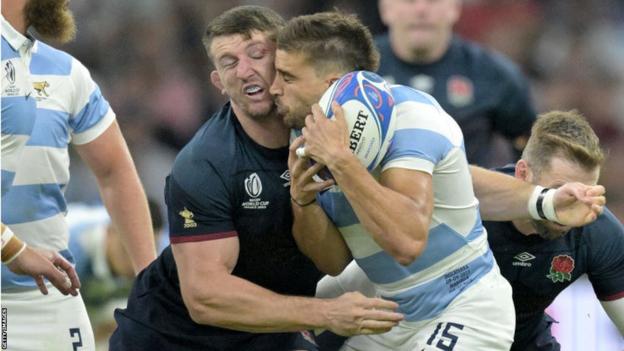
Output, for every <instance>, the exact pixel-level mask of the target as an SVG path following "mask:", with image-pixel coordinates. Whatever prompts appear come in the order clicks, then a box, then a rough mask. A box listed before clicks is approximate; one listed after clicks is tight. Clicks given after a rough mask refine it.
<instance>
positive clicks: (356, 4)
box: [63, 0, 624, 302]
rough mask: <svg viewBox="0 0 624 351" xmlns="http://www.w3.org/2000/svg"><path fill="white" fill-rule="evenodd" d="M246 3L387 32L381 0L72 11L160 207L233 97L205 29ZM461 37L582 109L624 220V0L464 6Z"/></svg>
mask: <svg viewBox="0 0 624 351" xmlns="http://www.w3.org/2000/svg"><path fill="white" fill-rule="evenodd" d="M243 4H255V5H264V6H268V7H270V8H273V9H275V10H276V11H277V12H279V13H281V14H282V15H283V16H284V17H285V18H289V17H292V16H296V15H299V14H305V13H312V12H316V11H322V10H331V9H333V8H338V9H340V10H342V11H345V12H350V13H356V14H358V16H359V17H360V18H361V19H362V20H363V22H364V23H365V24H367V25H368V26H369V27H370V29H371V30H372V31H373V33H375V34H379V33H382V32H383V31H384V26H383V24H382V23H381V21H380V19H379V14H378V10H377V0H360V1H357V0H334V1H318V0H255V1H252V0H248V1H232V0H231V1H227V2H226V1H206V0H175V1H173V0H133V1H126V0H107V1H98V0H81V1H72V2H71V4H70V6H71V8H72V9H73V11H74V13H75V15H76V20H77V25H78V34H77V38H76V40H75V41H74V42H72V43H70V44H69V45H66V46H64V47H63V49H65V50H67V51H68V52H70V53H71V54H73V55H74V56H75V57H76V58H78V59H79V60H81V61H82V62H83V63H84V64H85V65H86V66H87V67H89V68H90V70H91V73H92V75H93V76H94V78H95V80H96V82H98V83H99V85H100V87H101V89H102V91H103V93H104V95H105V96H106V97H107V98H108V100H109V102H110V103H111V105H112V107H113V109H114V110H115V111H116V113H117V118H118V121H119V123H120V125H121V128H122V130H123V132H124V134H125V137H126V140H127V142H128V144H129V147H130V150H131V152H132V156H133V158H134V160H135V163H136V165H137V167H138V170H139V174H140V176H141V178H142V181H143V184H144V186H145V188H146V191H147V193H148V195H149V196H150V197H151V198H153V199H155V200H156V201H157V202H159V203H160V204H161V207H162V209H163V212H164V208H165V207H164V201H163V195H162V194H163V187H164V178H165V177H166V175H167V174H168V173H169V171H170V167H171V165H172V162H173V160H174V158H175V155H176V153H177V151H178V150H179V149H180V148H181V147H182V146H183V145H184V144H185V143H186V142H187V141H188V140H189V139H190V138H191V137H192V136H193V134H194V132H195V131H196V130H197V128H198V127H199V126H200V125H201V124H202V123H203V122H204V121H205V120H206V119H207V118H208V117H210V115H211V114H212V113H213V112H214V111H216V110H217V109H218V108H219V106H220V105H221V104H222V103H223V102H224V101H225V98H224V97H223V96H222V95H220V93H219V92H218V91H217V90H216V89H214V88H213V87H212V86H211V84H210V80H209V72H210V69H211V67H210V65H209V62H208V59H207V57H206V54H205V51H204V47H203V45H202V43H201V37H202V34H203V31H204V27H205V24H206V23H207V21H208V20H209V19H211V18H213V17H215V16H216V15H218V14H220V13H222V12H223V11H224V10H226V9H228V8H231V7H234V6H237V5H243ZM456 31H457V33H458V34H459V35H461V36H463V37H465V38H468V39H473V40H475V41H478V42H480V43H482V44H483V45H484V46H486V47H489V48H491V49H492V50H496V51H499V52H502V53H503V54H505V55H507V56H508V57H510V58H511V59H512V60H513V61H514V62H516V63H517V64H518V65H519V66H520V67H521V69H522V70H523V71H524V73H525V74H526V76H527V77H528V78H529V80H530V83H531V89H532V95H533V98H534V100H535V103H536V106H537V108H538V111H539V112H545V111H548V110H552V109H562V110H569V109H578V110H579V111H580V112H581V113H583V114H584V115H585V116H586V117H587V118H588V119H589V121H590V123H591V125H592V126H593V128H594V129H595V130H596V132H597V134H598V136H599V137H600V140H601V143H602V145H603V147H604V149H605V150H606V151H607V154H608V158H607V161H606V163H605V166H604V169H603V171H602V176H601V183H602V184H604V185H605V186H606V187H607V199H608V206H609V207H610V208H611V210H612V211H613V212H614V213H615V214H616V216H618V217H619V219H620V220H624V186H623V185H622V184H623V182H622V178H620V177H621V176H622V175H623V174H624V2H623V1H621V0H592V1H585V0H540V1H537V0H465V1H464V7H463V12H462V17H461V19H460V21H459V23H458V24H457V26H456ZM74 156H76V155H74ZM71 162H72V166H71V168H72V170H71V171H72V173H71V174H72V180H71V183H70V185H69V187H68V190H67V197H68V200H69V201H71V202H84V203H91V204H94V203H98V202H99V195H98V193H97V187H96V186H95V181H94V178H93V177H92V176H91V175H90V174H89V171H88V170H87V169H86V167H85V166H84V165H83V164H82V163H81V162H80V160H79V158H78V157H72V161H71ZM501 162H505V160H503V158H502V157H501ZM87 302H88V301H87Z"/></svg>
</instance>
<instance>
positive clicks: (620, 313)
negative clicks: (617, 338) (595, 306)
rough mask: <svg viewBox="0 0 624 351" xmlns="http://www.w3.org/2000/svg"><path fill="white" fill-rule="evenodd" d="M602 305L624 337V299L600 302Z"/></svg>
mask: <svg viewBox="0 0 624 351" xmlns="http://www.w3.org/2000/svg"><path fill="white" fill-rule="evenodd" d="M600 304H601V305H602V308H604V310H605V312H607V315H608V316H609V318H611V321H612V322H613V324H615V326H616V327H617V328H618V330H619V331H620V334H621V335H623V336H624V297H621V298H619V299H617V300H612V301H600Z"/></svg>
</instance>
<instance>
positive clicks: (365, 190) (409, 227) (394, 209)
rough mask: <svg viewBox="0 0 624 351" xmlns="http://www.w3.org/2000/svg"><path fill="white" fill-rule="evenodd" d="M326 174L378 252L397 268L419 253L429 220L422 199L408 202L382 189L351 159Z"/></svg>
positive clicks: (425, 236) (425, 238) (409, 261)
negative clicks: (380, 251)
mask: <svg viewBox="0 0 624 351" xmlns="http://www.w3.org/2000/svg"><path fill="white" fill-rule="evenodd" d="M330 170H331V172H332V174H333V175H334V178H335V179H336V183H337V184H338V185H339V186H340V188H341V190H342V191H343V193H344V194H345V196H346V197H347V199H348V200H349V203H350V204H351V207H352V208H353V210H354V211H355V214H356V215H357V217H358V219H359V220H360V222H361V223H362V225H363V226H364V227H365V228H366V229H367V231H368V232H369V233H370V234H371V235H372V237H373V239H374V240H375V242H376V243H377V244H378V245H379V246H380V247H381V248H383V249H384V250H385V251H386V252H387V253H388V254H390V255H391V256H392V257H394V258H395V259H396V260H397V261H398V262H399V263H401V264H409V263H411V262H412V261H413V260H414V259H416V257H418V256H419V255H420V254H421V253H422V251H423V250H424V248H425V246H426V241H427V234H428V230H429V223H430V220H431V218H430V214H431V213H430V211H429V210H427V209H426V204H425V201H424V199H422V198H421V199H411V198H409V197H407V196H405V195H403V194H401V193H398V192H396V191H394V190H392V189H389V188H387V187H384V186H382V185H381V184H379V182H377V181H376V180H375V179H374V178H373V177H372V175H371V174H370V173H369V172H368V171H367V170H366V169H365V168H364V167H362V166H361V165H360V164H359V161H358V160H357V159H356V158H355V157H346V158H344V160H340V161H338V160H337V161H336V162H335V163H334V164H332V165H331V166H330ZM423 198H424V197H423Z"/></svg>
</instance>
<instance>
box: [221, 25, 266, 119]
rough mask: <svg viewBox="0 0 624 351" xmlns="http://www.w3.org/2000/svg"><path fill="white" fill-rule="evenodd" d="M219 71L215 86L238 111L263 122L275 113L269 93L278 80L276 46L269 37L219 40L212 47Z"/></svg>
mask: <svg viewBox="0 0 624 351" xmlns="http://www.w3.org/2000/svg"><path fill="white" fill-rule="evenodd" d="M210 53H211V57H212V58H213V60H214V64H215V68H216V70H215V71H214V72H212V75H211V79H212V82H213V84H214V85H215V86H216V87H217V88H219V89H221V90H222V92H224V93H225V94H226V95H228V96H229V98H230V100H231V102H232V105H234V106H235V108H236V109H238V110H239V111H241V112H242V113H244V114H246V115H247V116H249V117H251V118H254V119H263V118H265V117H267V116H269V115H270V114H271V112H273V111H274V109H275V104H274V102H273V97H272V96H271V94H270V93H269V88H270V86H271V82H272V81H273V78H274V77H275V68H274V65H273V62H274V59H275V43H274V42H272V41H271V40H270V39H269V38H268V37H267V34H266V33H262V32H252V35H251V38H249V39H247V38H246V37H245V36H243V35H241V34H233V35H227V36H221V37H216V38H214V39H213V40H212V43H211V44H210Z"/></svg>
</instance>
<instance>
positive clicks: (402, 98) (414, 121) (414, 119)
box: [390, 84, 463, 145]
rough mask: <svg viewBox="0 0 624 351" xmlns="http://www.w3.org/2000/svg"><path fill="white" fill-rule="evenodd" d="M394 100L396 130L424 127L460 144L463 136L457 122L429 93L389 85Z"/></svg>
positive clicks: (402, 86)
mask: <svg viewBox="0 0 624 351" xmlns="http://www.w3.org/2000/svg"><path fill="white" fill-rule="evenodd" d="M390 90H391V92H392V97H393V98H394V101H395V110H396V118H397V122H396V127H395V128H396V130H402V129H426V130H430V131H433V132H436V133H438V134H440V135H442V136H444V137H445V138H446V139H448V140H449V141H451V144H453V145H461V144H462V143H463V136H462V132H461V129H460V127H459V125H458V124H457V122H456V121H455V120H454V119H453V118H452V117H451V116H449V114H448V113H446V111H444V109H443V108H442V107H441V106H440V104H439V103H438V101H437V100H436V99H435V98H434V97H433V96H431V95H429V94H427V93H425V92H423V91H420V90H416V89H414V88H411V87H408V86H404V85H398V84H397V85H391V86H390Z"/></svg>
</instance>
